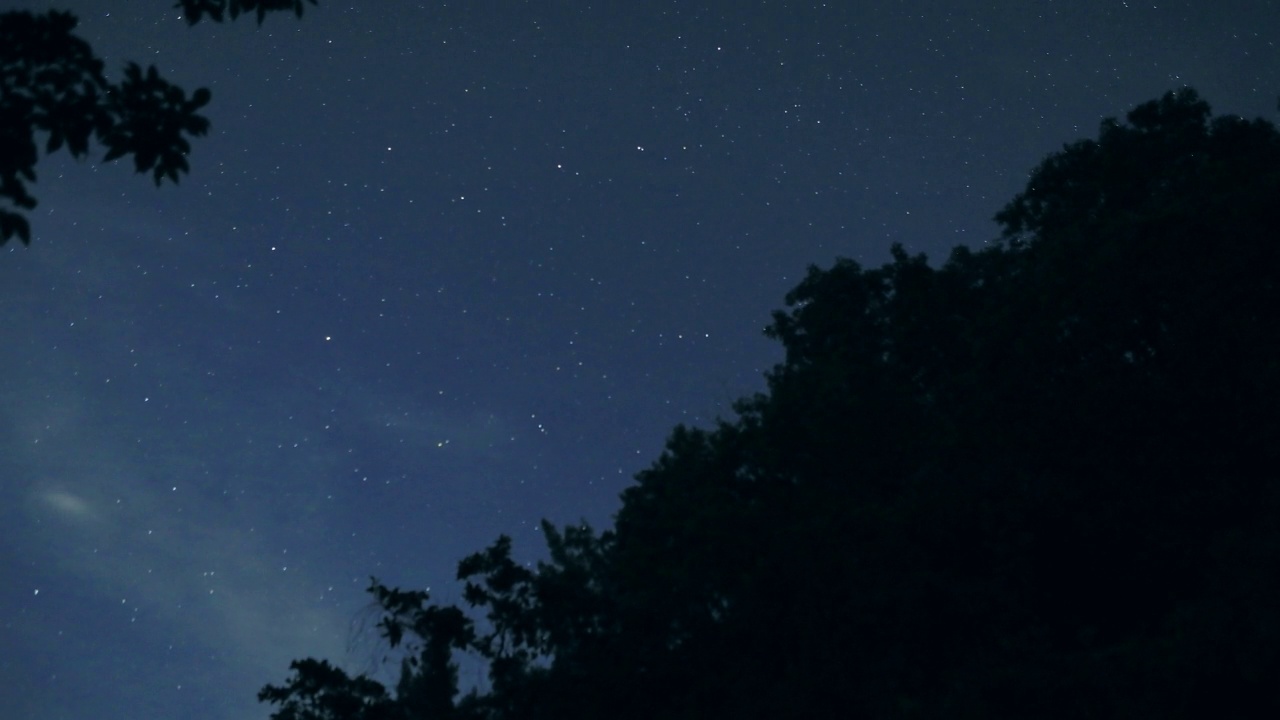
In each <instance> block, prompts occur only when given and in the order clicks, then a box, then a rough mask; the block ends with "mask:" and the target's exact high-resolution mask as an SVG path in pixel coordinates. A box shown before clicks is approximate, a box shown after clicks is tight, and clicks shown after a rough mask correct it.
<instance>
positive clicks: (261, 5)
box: [174, 0, 319, 25]
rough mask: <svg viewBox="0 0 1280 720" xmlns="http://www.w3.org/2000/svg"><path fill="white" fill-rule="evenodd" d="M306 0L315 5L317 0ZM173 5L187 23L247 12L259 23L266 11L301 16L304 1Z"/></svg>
mask: <svg viewBox="0 0 1280 720" xmlns="http://www.w3.org/2000/svg"><path fill="white" fill-rule="evenodd" d="M306 2H309V3H311V4H312V5H317V4H318V2H319V0H306ZM174 7H175V8H180V9H181V10H182V14H183V17H185V18H186V20H187V24H188V25H195V24H196V23H198V22H200V21H201V20H202V19H204V18H205V16H208V17H209V19H211V20H213V21H214V22H222V21H223V19H224V18H229V19H231V20H235V19H236V18H238V17H240V16H241V15H242V14H248V13H254V14H256V15H257V17H258V24H259V25H261V24H262V21H263V20H264V19H266V16H267V13H272V12H281V11H284V12H288V11H290V10H291V11H293V14H294V15H296V16H298V17H302V11H303V8H304V3H303V0H178V2H177V3H175V4H174Z"/></svg>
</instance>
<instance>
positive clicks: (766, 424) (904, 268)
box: [268, 90, 1280, 720]
mask: <svg viewBox="0 0 1280 720" xmlns="http://www.w3.org/2000/svg"><path fill="white" fill-rule="evenodd" d="M1278 197H1280V133H1277V131H1276V129H1275V128H1274V127H1273V126H1272V125H1270V124H1269V123H1266V122H1264V121H1261V120H1257V121H1245V120H1242V119H1239V118H1232V117H1220V118H1216V119H1212V118H1211V116H1210V111H1209V107H1208V105H1207V104H1206V103H1204V102H1203V101H1201V100H1200V98H1199V97H1198V96H1197V95H1196V94H1195V93H1194V92H1193V91H1191V90H1183V91H1179V92H1175V93H1170V94H1167V95H1165V96H1164V97H1162V98H1160V99H1158V100H1155V101H1152V102H1149V103H1144V104H1143V105H1140V106H1139V107H1137V108H1136V109H1135V110H1134V111H1133V112H1131V113H1129V115H1128V116H1127V118H1126V121H1125V122H1119V121H1115V120H1108V121H1106V122H1104V123H1103V125H1102V127H1101V129H1100V133H1099V137H1098V139H1096V140H1084V141H1080V142H1077V143H1073V144H1071V145H1067V146H1065V147H1064V148H1063V149H1062V150H1061V151H1060V152H1057V153H1054V154H1053V155H1051V156H1049V157H1048V158H1047V159H1046V160H1045V161H1044V162H1043V163H1041V165H1040V166H1039V167H1038V168H1037V169H1036V170H1035V171H1034V172H1033V173H1032V175H1031V177H1030V180H1029V182H1028V185H1027V188H1026V189H1025V190H1024V191H1023V192H1022V193H1020V194H1018V195H1017V196H1016V197H1015V198H1014V199H1013V200H1012V201H1011V202H1010V203H1009V204H1008V205H1007V206H1006V207H1005V208H1004V209H1003V210H1002V211H1001V212H1000V214H999V215H997V219H998V221H999V222H1001V223H1002V224H1003V226H1004V229H1005V233H1004V235H1003V238H1002V239H1001V240H1000V241H998V242H995V243H993V244H992V245H990V246H989V247H986V248H984V249H981V250H978V251H973V250H969V249H966V248H957V249H956V250H955V251H954V252H953V253H952V254H951V256H950V257H949V258H948V260H947V261H946V262H945V263H943V264H942V265H941V267H937V268H935V267H933V266H931V265H929V264H928V262H927V261H926V258H924V257H923V256H920V255H914V256H913V255H911V254H909V253H907V252H906V251H905V250H903V249H902V248H900V247H895V248H893V251H892V259H891V261H890V262H889V263H887V264H885V265H884V266H882V267H879V268H870V269H868V268H863V267H862V266H860V265H859V264H857V263H855V262H853V261H850V260H839V261H837V262H836V263H835V264H834V265H833V266H832V267H830V268H827V269H818V268H811V269H810V271H809V273H808V275H807V276H806V278H805V279H804V280H803V281H802V282H801V283H800V284H799V285H798V286H797V287H796V288H795V289H794V290H793V291H792V292H791V293H790V294H788V296H787V298H786V302H787V308H786V309H785V310H781V311H779V312H777V313H775V315H774V317H773V322H772V323H771V324H770V326H769V327H768V329H767V334H768V335H769V336H771V337H773V338H775V339H777V340H779V341H780V342H781V343H782V344H783V346H784V347H785V349H786V356H785V359H784V361H783V362H782V363H781V364H779V365H778V366H776V367H775V368H773V369H772V370H771V371H770V372H769V373H768V374H767V381H768V387H767V392H763V393H760V394H757V395H755V396H752V397H749V398H744V399H743V400H741V401H740V402H739V403H738V404H737V405H736V412H737V416H736V417H735V418H733V419H732V420H722V421H719V422H718V423H717V424H715V425H714V426H713V427H712V428H710V429H692V428H687V427H678V428H676V429H675V430H674V431H673V433H672V434H671V436H670V439H669V440H668V443H667V447H666V450H665V452H664V453H663V454H662V456H661V457H660V458H659V459H658V460H657V461H656V462H655V463H654V464H653V465H652V466H651V467H650V468H649V469H647V470H645V471H643V472H641V473H639V474H638V475H637V477H636V482H635V484H634V485H633V486H631V487H630V488H628V489H627V490H626V491H625V492H624V494H623V498H622V500H623V503H622V508H621V509H620V510H619V512H618V513H617V515H616V517H615V522H614V527H613V529H612V530H610V531H607V532H604V533H600V534H596V533H595V532H593V531H591V530H590V528H587V527H567V528H563V529H561V530H557V529H556V528H554V527H552V526H550V525H549V524H546V523H544V526H543V527H544V534H545V536H546V538H547V544H548V550H549V559H548V560H546V561H544V562H541V563H537V564H536V565H534V566H526V565H521V564H518V563H516V562H515V561H514V560H513V559H512V557H511V542H510V539H508V538H505V537H503V538H500V539H499V540H498V541H497V542H495V543H494V544H493V545H492V546H490V547H489V548H488V549H486V550H484V551H482V552H479V553H476V554H474V555H472V556H470V557H468V558H466V559H465V560H463V561H462V563H461V564H460V566H459V579H461V580H462V581H464V583H465V593H464V598H465V600H466V602H467V604H468V605H470V606H471V608H472V612H479V613H480V614H481V616H482V617H481V618H473V617H472V616H471V615H469V614H467V613H465V612H464V611H463V610H462V609H460V608H456V607H441V606H434V605H430V604H429V603H428V598H427V597H426V595H425V594H423V593H416V594H415V593H404V592H403V591H398V590H388V589H386V588H383V587H381V586H379V585H377V584H376V583H375V584H374V586H373V588H372V592H373V593H374V594H375V597H376V598H377V599H378V600H379V602H380V603H381V604H382V606H383V608H384V610H385V611H386V612H385V617H386V618H387V623H388V624H386V625H384V632H386V634H387V637H388V638H389V639H390V640H392V642H393V643H394V642H399V641H400V640H401V639H403V638H407V637H414V638H416V639H417V641H418V642H420V643H421V645H420V647H422V648H424V649H423V650H422V652H423V653H425V654H422V655H420V657H421V660H419V661H417V664H414V665H412V667H408V666H406V672H405V673H404V674H403V675H402V680H401V683H400V687H399V689H398V690H397V691H396V692H395V693H391V692H388V693H387V695H386V697H389V698H391V700H390V701H389V702H390V703H391V705H392V706H393V707H397V708H400V710H401V711H403V712H404V715H402V716H395V717H406V718H408V717H414V718H428V717H430V718H455V717H456V718H493V719H503V720H505V719H508V718H557V719H563V718H578V717H580V718H594V717H611V718H637V719H639V718H657V717H674V718H702V717H738V718H774V717H859V716H866V717H885V718H992V717H996V718H999V717H1010V718H1013V717H1019V718H1020V717H1049V718H1054V717H1061V718H1077V717H1117V718H1119V717H1126V718H1128V717H1161V718H1198V717H1208V716H1230V717H1245V716H1259V717H1262V716H1267V717H1269V716H1273V715H1276V714H1277V713H1280V702H1278V701H1277V699H1276V696H1275V694H1274V692H1273V690H1272V688H1273V683H1274V679H1275V677H1277V676H1280V649H1278V648H1280V621H1278V620H1277V615H1276V611H1275V609H1276V608H1277V607H1280V574H1278V573H1277V572H1276V568H1277V567H1280V530H1277V526H1276V524H1275V522H1274V518H1275V517H1276V514H1277V513H1278V512H1280V477H1278V476H1277V475H1276V472H1275V468H1276V467H1280V411H1278V410H1277V408H1280V297H1277V293H1278V292H1280V289H1278V285H1277V277H1278V276H1280V244H1277V243H1276V242H1275V234H1274V229H1275V228H1276V227H1277V226H1280V204H1277V203H1276V202H1275V200H1276V198H1278ZM432 648H434V649H432ZM454 652H468V653H472V654H473V655H475V656H476V657H478V658H480V659H481V660H482V661H484V662H485V663H486V665H487V666H488V668H489V679H490V682H489V685H488V687H486V688H484V689H479V688H477V689H473V690H471V691H470V692H468V693H467V694H465V695H461V696H459V694H458V689H457V685H456V679H457V678H456V666H454V665H451V663H452V659H451V657H450V655H449V654H450V653H454ZM349 682H351V679H350V678H345V676H344V677H343V678H338V679H337V681H336V682H335V683H334V684H333V685H332V687H334V688H338V689H339V690H340V689H341V688H344V687H347V683H349ZM415 687H421V688H430V690H427V689H422V690H418V691H415V690H414V688H415ZM316 691H317V690H316V688H314V687H312V686H306V685H300V684H298V682H297V681H295V683H294V684H293V685H292V686H291V688H290V689H289V690H287V691H279V690H277V691H275V692H274V694H272V695H270V696H269V697H268V699H270V700H272V701H273V702H278V703H282V711H281V712H284V711H291V709H292V708H296V707H302V706H305V705H306V703H309V702H313V696H314V695H315V694H316ZM326 691H327V689H326ZM362 692H363V691H362ZM415 692H417V694H416V695H415V694H414V693H415ZM378 697H382V696H381V695H379V696H378ZM410 697H419V698H420V697H430V698H432V701H431V702H429V703H426V702H422V701H413V702H416V703H417V704H416V705H413V708H416V709H411V707H410V705H411V704H412V703H411V702H410V700H408V698H410ZM428 708H429V709H428ZM275 717H277V718H282V719H288V718H292V717H295V716H293V715H286V714H279V713H277V715H276V716H275ZM316 717H317V718H320V717H323V718H335V719H336V718H338V717H346V716H341V715H327V716H316ZM352 717H355V716H352ZM359 717H364V716H359Z"/></svg>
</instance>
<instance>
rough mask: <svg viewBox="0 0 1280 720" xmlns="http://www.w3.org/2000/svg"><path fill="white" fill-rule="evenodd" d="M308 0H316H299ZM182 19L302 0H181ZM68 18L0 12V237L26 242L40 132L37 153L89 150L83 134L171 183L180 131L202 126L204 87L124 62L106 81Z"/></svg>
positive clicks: (200, 130)
mask: <svg viewBox="0 0 1280 720" xmlns="http://www.w3.org/2000/svg"><path fill="white" fill-rule="evenodd" d="M307 1H308V2H310V3H311V4H312V5H315V4H316V1H317V0H307ZM174 7H177V8H181V9H182V10H183V14H184V17H185V18H186V21H187V23H188V24H191V25H194V24H196V23H198V22H200V21H201V20H202V19H203V18H205V17H208V18H209V19H211V20H214V21H216V22H222V21H223V19H224V18H229V19H232V20H234V19H236V18H237V17H239V16H240V15H241V14H245V13H250V12H252V13H255V14H256V15H257V18H258V22H259V23H261V22H262V21H263V19H264V18H265V17H266V15H267V13H270V12H278V11H290V10H291V11H293V12H294V13H295V14H297V15H298V16H301V15H302V11H303V0H180V2H178V3H177V4H175V5H174ZM76 23H77V20H76V18H75V16H74V15H72V14H71V13H67V12H59V11H56V10H54V11H49V12H46V13H43V14H39V15H37V14H33V13H31V12H27V11H19V10H14V11H6V12H0V201H4V203H5V205H7V206H8V207H5V206H4V205H0V245H3V244H4V243H6V242H8V241H9V240H10V239H11V238H13V237H15V236H17V237H18V238H19V239H21V240H22V242H23V243H24V244H29V243H30V242H31V225H30V222H29V221H28V220H27V218H26V217H25V216H24V215H23V212H22V211H27V210H31V209H32V208H34V207H35V206H36V199H35V197H33V196H32V195H31V193H30V191H29V190H28V187H27V184H28V183H34V182H35V181H36V172H35V166H36V163H37V161H38V159H39V155H40V151H39V147H40V143H39V142H37V140H38V139H39V138H42V139H43V141H44V142H43V144H44V152H45V154H49V153H54V152H57V151H58V150H59V149H61V148H63V147H65V148H67V151H68V152H70V153H71V155H72V156H74V157H83V156H85V155H86V154H88V152H89V141H90V140H91V139H92V140H96V141H97V142H98V143H100V144H101V145H103V146H104V147H105V148H106V153H105V155H104V156H103V160H115V159H117V158H121V157H124V156H126V155H131V156H132V157H133V164H134V168H135V169H136V170H137V171H138V172H139V173H145V172H149V173H151V175H152V178H153V179H154V180H155V183H156V185H160V183H161V182H162V181H163V180H165V179H166V178H167V179H168V180H170V181H172V182H174V183H177V182H178V178H179V176H180V175H181V174H182V173H185V172H188V171H189V170H190V166H189V165H188V163H187V154H188V153H189V152H190V150H191V143H190V140H189V138H193V137H200V136H202V135H204V134H206V133H207V132H208V131H209V120H208V119H207V118H205V117H204V116H202V115H200V114H198V112H197V111H198V110H200V108H202V107H204V106H205V105H207V104H208V103H209V100H210V99H211V98H212V94H211V93H210V92H209V90H208V89H207V88H199V89H198V90H196V91H195V92H193V93H191V94H190V96H188V94H187V92H186V91H185V90H183V89H182V88H180V87H178V86H176V85H173V84H172V83H170V82H168V81H167V80H165V79H164V78H162V77H160V74H159V72H158V71H157V70H156V68H155V66H154V65H152V66H149V67H148V68H147V69H145V70H144V69H143V68H142V67H141V66H140V65H138V64H136V63H128V64H127V65H126V66H125V69H124V80H123V81H121V82H120V83H112V82H109V81H108V80H107V78H106V75H105V74H104V73H103V69H104V64H103V61H102V60H101V59H100V58H99V57H98V56H97V55H95V54H94V52H93V48H92V47H90V45H89V43H87V42H85V41H84V40H83V39H81V38H79V37H77V36H76V35H75V34H74V33H73V31H74V30H75V27H76Z"/></svg>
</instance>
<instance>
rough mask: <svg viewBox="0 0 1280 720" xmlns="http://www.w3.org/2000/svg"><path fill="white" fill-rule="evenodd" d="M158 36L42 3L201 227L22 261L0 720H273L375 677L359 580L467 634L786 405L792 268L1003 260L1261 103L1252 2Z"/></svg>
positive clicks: (58, 206) (75, 198)
mask: <svg viewBox="0 0 1280 720" xmlns="http://www.w3.org/2000/svg"><path fill="white" fill-rule="evenodd" d="M170 4H171V2H170V0H147V1H141V0H134V1H131V2H128V3H123V2H116V3H103V2H100V1H99V0H74V1H72V2H57V3H44V2H28V3H19V5H20V6H21V7H24V8H28V9H32V10H44V9H48V8H51V7H54V8H63V9H69V10H72V11H73V12H75V13H76V14H78V15H79V16H80V18H81V24H80V30H79V32H80V34H81V36H82V37H84V38H85V39H87V40H89V41H90V42H91V43H92V44H93V45H94V47H95V49H97V50H98V52H99V53H101V54H102V55H104V57H105V58H106V60H107V63H108V65H107V67H108V72H109V74H110V75H111V77H112V78H113V79H118V78H119V77H120V72H121V70H122V68H123V65H124V63H125V62H126V61H129V60H136V61H138V62H141V63H143V64H144V65H145V64H149V63H154V64H155V65H157V66H158V68H159V69H160V71H161V72H162V74H164V75H165V76H166V77H167V78H169V79H170V80H172V81H173V82H175V83H178V84H180V85H182V86H184V87H186V88H187V89H188V90H192V89H194V88H196V87H199V86H208V87H209V88H210V89H211V90H212V91H213V103H212V104H211V105H209V106H208V107H207V108H206V111H207V112H206V114H207V115H208V117H209V118H210V119H211V121H212V123H213V130H212V132H211V133H210V135H209V136H208V137H206V138H203V139H200V140H197V141H196V143H195V147H194V151H193V152H192V155H191V158H190V161H191V166H192V172H191V174H190V175H189V176H186V177H185V178H184V179H183V182H182V184H181V185H180V186H178V187H173V186H165V187H163V188H161V189H158V190H157V189H156V188H155V187H154V186H153V184H152V183H151V181H150V178H149V177H143V176H136V175H134V174H133V172H132V166H131V165H130V164H129V163H128V161H125V162H124V163H111V164H102V163H97V162H92V161H88V162H76V161H73V160H71V159H69V158H68V156H67V155H66V154H65V153H59V154H58V155H55V156H53V157H51V158H48V159H45V160H43V161H42V162H41V164H40V166H39V167H38V172H39V182H38V183H37V184H36V185H34V186H33V188H32V191H33V193H34V194H35V195H36V196H37V198H38V199H39V200H40V205H39V207H38V208H37V210H36V211H35V212H34V213H32V214H31V216H30V219H31V221H32V226H33V228H32V229H33V242H32V245H31V246H30V247H29V248H25V247H23V246H22V245H21V244H20V243H17V242H16V241H13V242H10V243H9V245H7V246H5V247H4V249H3V251H0V311H3V316H4V331H3V340H2V341H0V444H2V445H0V447H2V449H0V701H2V702H3V703H4V708H3V710H2V711H0V714H3V716H4V717H6V718H15V719H22V718H40V720H62V719H64V718H65V719H74V720H80V719H81V718H89V717H92V718H96V719H97V720H123V719H124V718H130V719H131V720H132V719H133V718H193V719H195V720H232V719H236V720H242V719H244V718H264V717H266V715H267V714H268V708H267V707H266V706H260V705H258V704H257V702H256V699H255V694H256V692H257V690H258V688H259V687H260V686H262V685H263V684H264V683H267V682H280V681H282V680H283V679H284V678H285V677H286V675H287V666H288V663H289V661H290V660H291V659H293V658H297V657H304V656H317V657H327V658H330V659H332V660H334V661H336V662H338V663H340V664H341V665H343V666H344V667H346V668H348V669H350V670H352V671H360V670H364V669H368V668H369V667H370V663H371V662H372V660H373V658H374V657H375V655H376V650H377V648H376V644H375V643H374V642H373V639H372V638H371V637H370V635H371V632H372V631H369V630H366V631H365V632H363V633H362V632H361V628H362V626H364V625H367V624H368V623H369V621H370V620H371V615H370V608H369V597H368V596H367V595H366V594H365V593H364V592H363V591H364V588H365V587H366V586H367V585H368V583H369V577H370V576H371V575H376V576H377V577H378V578H379V579H380V580H383V581H385V582H387V583H390V584H393V585H399V586H402V587H405V588H428V587H429V588H431V589H432V593H433V596H434V597H435V598H436V599H438V600H443V601H456V600H459V596H460V589H459V588H458V587H457V586H456V585H455V584H454V582H453V577H454V571H455V568H456V563H457V561H458V560H459V559H460V558H461V557H463V556H464V555H466V554H467V553H469V552H472V551H475V550H479V549H481V548H483V547H485V546H486V545H488V544H489V543H490V542H491V541H492V540H493V539H495V538H496V537H497V536H498V535H499V534H500V533H506V534H508V535H511V536H513V537H514V538H515V540H516V544H517V553H518V554H519V555H520V556H521V557H522V558H524V559H536V558H537V557H538V554H539V552H540V550H541V547H542V541H541V535H540V533H539V531H538V529H537V525H538V521H539V520H540V519H542V518H548V519H550V520H552V521H553V522H556V523H558V524H565V523H572V522H576V521H578V520H581V519H586V520H587V521H589V522H591V523H592V524H593V525H596V526H597V527H600V526H605V525H607V524H608V523H609V521H610V517H611V514H612V513H613V512H614V511H615V510H616V509H617V508H618V493H619V492H620V491H621V490H622V489H623V488H624V487H625V486H626V485H627V483H628V482H630V480H631V477H632V475H633V474H634V473H635V472H637V471H638V470H641V469H643V468H644V467H646V466H647V465H648V464H649V463H650V462H652V461H653V460H654V459H656V458H657V456H658V454H659V453H660V451H661V449H662V443H663V440H664V438H665V436H666V434H667V433H668V432H669V431H670V429H671V428H672V427H674V426H675V425H676V424H677V423H687V424H694V425H706V424H708V423H710V422H712V421H713V420H714V418H715V417H716V416H717V415H725V414H727V413H729V412H730V410H729V405H730V403H731V402H732V401H733V400H734V399H735V398H737V397H740V396H743V395H746V394H749V393H752V392H755V391H758V390H761V389H763V380H762V373H763V372H764V371H765V370H766V369H767V368H768V367H769V366H771V365H772V364H773V363H775V362H778V361H779V360H780V359H781V351H780V348H778V347H777V346H776V345H774V344H773V343H771V342H770V341H768V340H766V339H765V338H764V337H763V336H762V334H761V330H762V328H763V327H764V326H765V324H766V323H767V322H768V320H769V313H770V311H771V310H773V309H775V308H778V307H780V306H781V305H782V299H783V296H784V295H785V294H786V292H787V291H788V290H789V289H790V288H792V287H793V286H794V285H795V284H796V283H797V282H798V281H799V279H800V278H801V277H802V276H803V274H804V272H805V268H806V266H808V265H810V264H817V265H821V266H827V265H829V264H830V263H831V262H832V261H833V260H834V259H835V258H836V257H838V256H844V257H850V258H853V259H855V260H858V261H859V262H862V263H864V264H869V265H879V264H880V263H882V262H884V261H885V260H886V259H887V258H888V250H889V247H890V245H891V244H892V243H893V242H900V243H902V244H903V245H905V246H906V247H907V249H908V250H910V251H912V252H926V253H928V254H929V256H930V257H931V258H933V259H934V260H935V261H938V260H940V259H942V258H944V257H945V254H946V252H947V251H949V249H950V248H951V247H953V246H955V245H958V244H967V245H970V246H974V247H978V246H981V245H982V244H983V243H984V242H988V241H990V240H993V239H994V238H996V237H997V236H998V232H999V231H998V228H997V226H996V225H995V224H994V222H992V220H991V217H992V215H993V214H994V213H995V212H996V211H997V210H999V209H1000V207H1002V206H1003V204H1004V203H1005V202H1006V201H1008V200H1009V199H1010V198H1011V197H1012V196H1013V194H1014V193H1016V192H1017V191H1018V190H1019V189H1021V187H1022V185H1023V183H1024V182H1025V179H1026V177H1027V173H1028V172H1029V171H1030V170H1031V168H1032V167H1033V166H1034V165H1035V164H1036V163H1037V162H1038V161H1039V160H1041V159H1042V158H1043V157H1045V156H1046V155H1047V154H1048V153H1050V152H1053V151H1055V150H1057V149H1059V148H1060V147H1061V146H1062V144H1063V143H1065V142H1068V141H1071V140H1074V139H1077V138H1080V137H1092V136H1094V135H1095V134H1096V130H1097V126H1098V122H1099V121H1100V120H1101V119H1102V118H1103V117H1104V116H1122V115H1123V114H1124V113H1125V112H1126V111H1127V110H1128V109H1130V108H1131V107H1133V106H1134V105H1136V104H1138V103H1140V102H1142V101H1145V100H1149V99H1153V98H1156V97H1158V96H1159V95H1161V94H1162V93H1164V92H1165V91H1168V90H1171V89H1175V88H1178V87H1181V86H1183V85H1191V86H1193V87H1195V88H1197V89H1198V90H1199V91H1200V93H1201V95H1202V96H1203V97H1204V98H1205V99H1207V100H1208V101H1209V102H1210V103H1211V104H1212V105H1213V107H1214V110H1215V112H1219V113H1234V114H1241V115H1245V116H1248V117H1256V116H1264V117H1267V118H1270V119H1272V120H1275V118H1276V114H1277V113H1276V98H1277V95H1278V94H1280V44H1278V38H1280V3H1277V2H1262V1H1259V0H1223V1H1219V2H1204V1H1203V0H1196V1H1195V2H1172V1H1170V2H1160V1H1158V0H1141V1H1138V0H1129V1H1128V2H1122V1H1121V0H1071V1H1069V2H1068V1H1065V0H1064V1H1060V2H1051V1H1049V0H1039V1H1036V2H1032V1H1030V0H1017V1H1014V0H1001V1H999V2H967V3H965V2H946V3H944V2H905V1H893V0H859V1H858V2H852V1H849V2H826V3H815V2H804V3H788V2H785V1H782V0H770V1H768V2H766V1H764V0H736V1H734V2H674V1H672V0H662V1H654V2H621V1H619V2H612V1H606V2H600V3H586V2H562V3H541V2H518V1H517V0H506V1H505V2H493V1H488V2H485V1H480V2H465V1H464V2H460V3H448V4H443V3H426V4H419V3H412V2H399V1H396V2H390V1H387V0H383V1H381V2H377V3H373V2H365V3H360V4H353V3H338V2H332V1H331V0H321V4H320V6H319V7H318V8H309V9H308V12H307V14H306V15H305V17H304V18H303V19H302V20H301V21H298V20H295V19H294V18H293V17H292V16H288V15H276V16H273V17H271V18H269V19H268V20H267V22H266V24H265V25H264V26H263V27H262V28H258V27H256V26H255V25H254V23H253V22H252V20H251V19H250V20H248V21H244V20H242V21H239V22H237V23H234V24H228V25H214V24H201V25H199V26H197V27H195V28H190V29H189V28H187V26H186V25H185V23H184V22H183V21H182V19H181V18H180V15H179V14H178V11H176V10H172V9H169V7H168V6H169V5H170ZM5 5H13V3H5ZM106 5H110V6H112V7H113V11H112V12H111V13H109V14H106V13H104V12H103V11H102V7H103V6H106ZM126 6H127V9H126ZM371 8H376V9H371ZM98 156H99V157H100V156H101V152H100V151H99V152H98ZM470 679H474V678H468V677H466V676H465V674H464V678H463V680H464V682H467V681H469V680H470Z"/></svg>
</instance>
